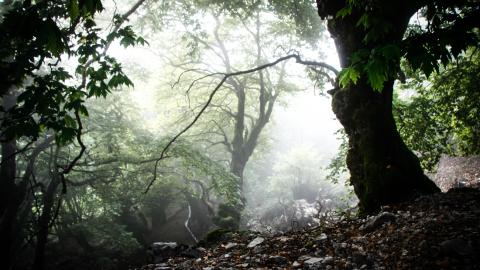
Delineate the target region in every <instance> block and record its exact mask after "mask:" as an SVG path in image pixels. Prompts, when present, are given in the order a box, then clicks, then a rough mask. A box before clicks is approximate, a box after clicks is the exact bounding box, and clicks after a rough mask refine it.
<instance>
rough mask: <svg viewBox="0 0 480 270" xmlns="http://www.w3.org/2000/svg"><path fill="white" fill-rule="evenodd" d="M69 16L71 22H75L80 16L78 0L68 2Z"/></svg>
mask: <svg viewBox="0 0 480 270" xmlns="http://www.w3.org/2000/svg"><path fill="white" fill-rule="evenodd" d="M67 5H68V14H69V15H70V20H71V21H74V20H75V19H76V18H78V16H79V15H80V9H79V8H78V1H77V0H69V1H68V4H67Z"/></svg>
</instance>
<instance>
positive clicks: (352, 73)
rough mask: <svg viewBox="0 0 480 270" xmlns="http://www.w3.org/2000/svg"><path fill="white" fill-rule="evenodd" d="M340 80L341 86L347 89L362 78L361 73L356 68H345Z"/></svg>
mask: <svg viewBox="0 0 480 270" xmlns="http://www.w3.org/2000/svg"><path fill="white" fill-rule="evenodd" d="M339 78H340V86H341V87H346V86H348V85H349V84H350V82H353V84H356V83H357V81H358V79H359V78H360V73H359V72H358V71H357V70H356V69H355V68H354V67H348V68H344V69H343V70H342V71H341V72H340V75H339Z"/></svg>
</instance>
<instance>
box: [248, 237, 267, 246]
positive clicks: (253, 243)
mask: <svg viewBox="0 0 480 270" xmlns="http://www.w3.org/2000/svg"><path fill="white" fill-rule="evenodd" d="M263 241H265V239H264V238H263V237H257V238H255V239H253V240H252V241H251V242H250V243H248V245H247V247H248V248H254V247H256V246H258V245H260V244H261V243H263Z"/></svg>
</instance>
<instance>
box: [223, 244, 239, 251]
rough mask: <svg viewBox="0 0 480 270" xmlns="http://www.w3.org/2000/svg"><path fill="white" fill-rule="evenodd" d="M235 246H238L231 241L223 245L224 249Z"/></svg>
mask: <svg viewBox="0 0 480 270" xmlns="http://www.w3.org/2000/svg"><path fill="white" fill-rule="evenodd" d="M236 246H238V244H237V243H231V242H230V243H227V244H226V245H225V246H224V247H225V249H226V250H229V249H232V248H234V247H236Z"/></svg>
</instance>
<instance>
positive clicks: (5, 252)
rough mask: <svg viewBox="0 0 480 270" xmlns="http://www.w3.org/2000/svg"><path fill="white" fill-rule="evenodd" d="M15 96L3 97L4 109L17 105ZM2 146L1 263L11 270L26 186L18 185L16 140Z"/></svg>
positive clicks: (0, 169) (0, 191)
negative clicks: (19, 210) (18, 220)
mask: <svg viewBox="0 0 480 270" xmlns="http://www.w3.org/2000/svg"><path fill="white" fill-rule="evenodd" d="M15 101H16V98H15V94H14V92H13V90H12V89H11V90H10V91H9V93H8V94H6V95H5V96H3V99H2V106H3V108H4V109H6V110H8V109H9V108H11V107H13V106H14V105H15ZM0 139H1V140H2V144H1V148H2V149H1V154H2V157H1V166H0V247H1V251H0V262H1V264H2V265H4V266H5V269H11V267H12V265H13V263H14V260H13V258H14V254H13V247H14V246H15V241H18V239H16V235H15V234H14V231H15V227H16V221H17V213H18V209H19V207H20V204H21V203H22V201H23V199H24V197H25V188H26V187H25V185H23V182H21V183H20V184H17V183H16V182H15V180H16V176H17V175H16V171H17V161H16V151H17V142H16V140H8V141H5V140H4V138H0Z"/></svg>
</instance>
